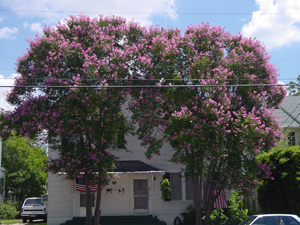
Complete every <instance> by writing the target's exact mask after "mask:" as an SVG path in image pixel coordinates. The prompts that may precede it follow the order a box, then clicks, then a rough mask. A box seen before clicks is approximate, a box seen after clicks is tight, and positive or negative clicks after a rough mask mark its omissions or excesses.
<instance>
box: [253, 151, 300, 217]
mask: <svg viewBox="0 0 300 225" xmlns="http://www.w3.org/2000/svg"><path fill="white" fill-rule="evenodd" d="M258 159H259V161H261V162H262V163H266V164H272V169H271V173H272V175H271V176H272V179H266V180H263V181H262V182H261V184H260V185H259V189H258V201H259V204H260V206H261V210H262V212H263V213H293V214H297V215H299V214H300V206H299V201H300V197H299V191H300V147H299V146H292V147H289V148H285V149H281V150H277V151H274V152H270V153H267V154H264V155H261V156H259V157H258Z"/></svg>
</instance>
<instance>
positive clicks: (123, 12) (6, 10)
mask: <svg viewBox="0 0 300 225" xmlns="http://www.w3.org/2000/svg"><path fill="white" fill-rule="evenodd" d="M0 11H2V12H30V13H32V12H37V13H87V14H88V13H98V14H130V15H132V14H141V15H143V14H156V15H170V14H171V15H252V13H253V12H174V13H167V12H151V13H149V12H134V11H131V12H130V11H119V12H118V11H111V12H109V11H99V12H96V11H62V10H32V9H0ZM256 13H257V12H256ZM258 14H261V15H294V14H296V15H298V14H300V13H298V12H274V13H272V12H259V13H258Z"/></svg>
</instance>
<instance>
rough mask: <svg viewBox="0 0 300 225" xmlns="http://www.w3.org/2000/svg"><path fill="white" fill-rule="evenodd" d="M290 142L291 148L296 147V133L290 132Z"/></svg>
mask: <svg viewBox="0 0 300 225" xmlns="http://www.w3.org/2000/svg"><path fill="white" fill-rule="evenodd" d="M288 141H289V146H294V145H296V137H295V132H289V134H288Z"/></svg>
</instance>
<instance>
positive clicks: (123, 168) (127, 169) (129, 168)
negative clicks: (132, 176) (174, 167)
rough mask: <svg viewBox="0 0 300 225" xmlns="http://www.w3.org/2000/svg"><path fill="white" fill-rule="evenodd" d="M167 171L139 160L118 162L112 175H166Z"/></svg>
mask: <svg viewBox="0 0 300 225" xmlns="http://www.w3.org/2000/svg"><path fill="white" fill-rule="evenodd" d="M164 172H165V171H163V170H161V169H158V168H156V167H154V166H150V165H148V164H146V163H144V162H142V161H139V160H126V161H117V162H116V168H115V169H114V170H113V172H112V173H164Z"/></svg>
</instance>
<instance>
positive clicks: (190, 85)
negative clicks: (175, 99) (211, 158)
mask: <svg viewBox="0 0 300 225" xmlns="http://www.w3.org/2000/svg"><path fill="white" fill-rule="evenodd" d="M274 86H290V85H289V84H224V85H220V84H205V85H201V84H199V85H193V84H188V85H172V84H169V85H110V86H100V85H86V86H85V85H78V86H61V85H57V86H55V85H49V86H48V85H40V86H39V85H28V86H25V85H17V86H14V85H1V86H0V88H73V89H75V88H99V89H102V88H174V87H176V88H180V87H184V88H189V87H274Z"/></svg>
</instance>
